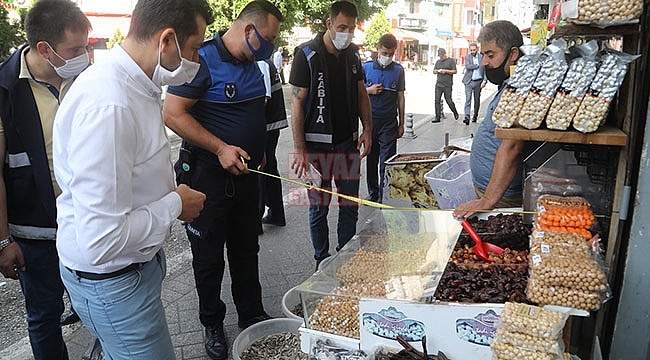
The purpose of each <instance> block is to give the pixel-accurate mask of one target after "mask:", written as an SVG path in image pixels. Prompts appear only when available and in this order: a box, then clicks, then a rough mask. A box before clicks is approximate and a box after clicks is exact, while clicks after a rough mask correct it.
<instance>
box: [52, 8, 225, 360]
mask: <svg viewBox="0 0 650 360" xmlns="http://www.w3.org/2000/svg"><path fill="white" fill-rule="evenodd" d="M212 21H213V16H212V12H211V10H210V7H209V5H208V4H207V2H206V1H205V0H164V1H160V0H159V1H152V0H140V1H138V3H137V4H136V6H135V8H134V10H133V15H132V19H131V28H130V30H129V34H128V35H127V37H126V39H125V40H124V41H123V42H122V44H120V45H118V46H115V47H114V48H113V50H112V51H111V53H110V55H109V58H107V59H106V60H105V61H103V62H101V63H98V64H96V65H93V66H91V67H90V68H88V70H86V72H84V74H83V76H79V77H78V78H77V82H75V84H74V85H73V86H72V87H71V89H70V91H69V92H68V94H67V96H66V98H65V101H64V102H63V103H62V104H61V106H60V108H59V112H58V113H57V115H56V118H55V122H54V131H53V133H54V135H53V137H54V146H53V153H54V173H55V175H56V180H57V182H58V184H59V185H60V187H61V190H62V192H61V195H60V196H59V197H58V198H57V211H58V216H57V222H58V225H59V227H58V231H57V250H58V252H59V258H60V261H61V266H60V271H61V277H62V279H63V282H64V284H65V286H66V288H67V289H68V292H69V293H70V299H71V301H72V304H73V305H74V308H75V309H76V310H77V312H78V314H79V316H80V317H81V319H82V321H83V322H84V324H85V325H86V327H87V328H88V330H89V331H90V332H91V333H92V334H93V335H94V336H96V337H97V338H99V339H100V341H101V345H102V349H103V350H104V354H105V356H106V357H107V358H109V359H145V358H146V359H174V358H175V355H174V349H173V347H172V343H171V337H170V335H169V330H168V327H167V322H166V319H165V312H164V308H163V304H162V301H161V290H162V280H163V277H164V276H165V257H164V253H163V252H162V246H163V242H164V241H165V239H166V238H167V236H168V235H169V233H170V228H171V225H172V223H173V222H174V221H175V220H176V219H177V218H178V219H180V220H183V221H191V220H192V219H194V218H195V217H196V216H198V214H199V212H200V211H201V209H202V208H203V201H204V199H205V195H204V194H202V193H200V192H198V191H195V190H192V189H190V188H189V187H188V186H186V185H180V186H178V187H176V186H175V183H174V172H173V168H172V164H171V161H170V145H169V139H168V138H167V133H166V131H165V127H164V123H163V120H162V114H161V100H160V94H161V87H162V86H163V85H178V84H182V83H185V82H187V81H190V80H192V78H194V76H195V75H196V71H197V70H198V66H199V64H198V63H196V61H197V60H198V52H197V50H198V49H199V47H200V46H201V44H202V42H203V36H204V34H205V28H206V25H207V24H209V23H211V22H212ZM98 87H101V91H97V90H98Z"/></svg>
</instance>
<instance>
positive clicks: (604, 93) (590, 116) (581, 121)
mask: <svg viewBox="0 0 650 360" xmlns="http://www.w3.org/2000/svg"><path fill="white" fill-rule="evenodd" d="M638 57H639V55H629V54H625V53H621V52H617V51H613V50H609V52H608V53H606V54H605V55H603V57H602V59H601V64H600V68H599V69H598V72H597V73H596V76H595V77H594V79H593V81H592V82H591V85H589V89H588V90H587V94H586V95H585V97H584V99H582V103H581V104H580V107H579V108H578V112H577V113H576V115H575V117H574V118H573V127H574V128H575V129H576V130H578V131H580V132H582V133H591V132H594V131H596V130H598V127H600V126H601V125H602V124H603V123H605V119H606V117H607V112H608V111H609V103H610V102H611V101H612V99H613V98H614V95H616V92H617V91H618V88H619V87H620V86H621V84H622V83H623V79H625V74H626V73H627V69H628V64H629V63H630V62H632V61H634V60H635V59H636V58H638Z"/></svg>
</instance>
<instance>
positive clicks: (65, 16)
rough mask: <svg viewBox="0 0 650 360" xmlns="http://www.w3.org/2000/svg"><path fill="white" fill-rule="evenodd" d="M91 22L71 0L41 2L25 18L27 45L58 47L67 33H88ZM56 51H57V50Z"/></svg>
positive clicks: (46, 0) (41, 0) (45, 0)
mask: <svg viewBox="0 0 650 360" xmlns="http://www.w3.org/2000/svg"><path fill="white" fill-rule="evenodd" d="M90 29H92V26H91V25H90V21H88V18H87V17H86V15H84V13H83V12H81V10H80V9H79V7H78V6H77V4H75V3H74V2H72V1H70V0H40V1H37V2H36V3H35V4H34V6H32V8H31V9H30V10H29V12H28V13H27V16H25V32H26V33H27V43H28V44H29V46H30V47H36V44H37V43H38V42H39V41H47V43H48V44H50V46H52V47H53V48H56V46H57V45H58V44H59V43H60V42H62V41H63V40H64V39H65V31H66V30H72V31H75V32H88V31H90ZM55 50H56V49H55Z"/></svg>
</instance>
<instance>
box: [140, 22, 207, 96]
mask: <svg viewBox="0 0 650 360" xmlns="http://www.w3.org/2000/svg"><path fill="white" fill-rule="evenodd" d="M174 40H175V41H176V49H177V50H178V57H180V58H181V64H180V65H179V66H178V67H177V68H176V69H175V70H174V71H169V70H167V69H165V68H164V67H163V66H162V65H160V54H161V51H160V50H161V48H162V43H160V44H158V64H156V68H155V69H154V71H153V76H152V77H151V81H153V82H154V84H156V85H158V86H161V87H162V86H163V85H171V86H177V85H183V84H185V83H188V82H190V81H192V80H193V79H194V77H195V76H196V73H198V72H199V68H200V67H201V64H199V63H197V62H194V61H190V60H187V59H185V58H183V56H182V55H181V48H180V46H179V45H178V39H177V38H176V34H174Z"/></svg>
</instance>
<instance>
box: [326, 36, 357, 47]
mask: <svg viewBox="0 0 650 360" xmlns="http://www.w3.org/2000/svg"><path fill="white" fill-rule="evenodd" d="M335 34H336V35H335V36H334V37H333V38H332V44H334V47H335V48H336V50H344V49H347V47H348V46H350V43H352V38H353V37H354V34H353V33H349V32H335ZM330 37H332V36H331V33H330Z"/></svg>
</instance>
